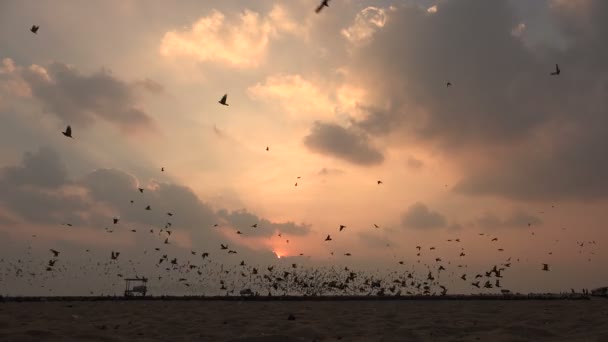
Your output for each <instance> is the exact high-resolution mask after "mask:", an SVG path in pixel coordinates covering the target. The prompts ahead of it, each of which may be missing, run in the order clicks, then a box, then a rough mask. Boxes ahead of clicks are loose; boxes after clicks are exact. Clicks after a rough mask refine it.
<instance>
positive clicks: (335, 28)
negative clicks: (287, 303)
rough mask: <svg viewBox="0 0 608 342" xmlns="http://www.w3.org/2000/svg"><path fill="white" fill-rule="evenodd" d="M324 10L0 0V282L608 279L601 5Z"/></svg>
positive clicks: (606, 7)
mask: <svg viewBox="0 0 608 342" xmlns="http://www.w3.org/2000/svg"><path fill="white" fill-rule="evenodd" d="M317 5H318V1H316V0H294V1H280V0H272V1H271V0H259V1H245V0H241V1H239V0H226V1H221V2H216V1H200V0H197V1H191V0H184V1H179V2H168V1H160V0H146V1H143V0H106V1H89V2H86V3H84V2H81V1H76V0H60V1H55V0H54V1H50V0H36V1H34V0H22V1H9V0H0V46H2V50H1V52H0V54H1V55H0V120H1V123H2V124H1V125H0V237H1V239H0V247H1V249H0V258H1V259H2V263H0V265H1V266H0V267H2V268H3V270H2V272H1V275H2V279H0V293H5V294H13V295H15V294H47V293H49V291H55V292H52V293H55V294H56V293H79V291H84V292H86V293H89V292H91V293H93V292H95V293H97V292H99V291H101V292H104V291H105V292H104V293H112V291H114V292H116V291H118V292H120V291H121V289H122V282H121V280H120V279H117V278H116V277H115V274H114V273H115V269H114V268H113V269H112V270H111V271H107V268H105V269H104V271H103V272H101V271H100V270H101V268H100V267H102V266H100V262H102V260H103V262H107V260H106V259H109V255H110V252H111V251H120V252H121V253H122V255H121V257H120V259H119V260H118V261H114V263H113V264H112V267H115V268H116V267H118V268H120V269H121V270H122V271H121V272H122V273H125V275H134V274H139V275H145V274H151V273H152V272H157V269H158V267H156V269H155V265H154V264H155V263H156V262H157V261H158V260H157V259H158V258H157V254H159V255H160V254H163V253H165V254H166V253H168V254H170V255H174V256H180V258H182V259H180V260H183V258H187V257H189V256H190V255H193V254H191V251H198V253H199V254H200V253H202V252H203V251H206V252H208V253H210V259H211V260H213V261H212V262H213V263H216V264H217V266H218V267H222V266H221V265H232V266H234V265H238V263H239V262H240V261H241V260H243V259H245V258H246V259H247V260H248V261H247V262H248V263H249V264H256V265H257V264H259V265H269V264H272V263H275V264H276V263H279V264H280V263H286V265H289V264H291V263H292V262H295V263H299V264H300V263H301V264H306V265H308V266H310V267H317V266H319V267H320V266H321V265H324V266H327V267H330V266H331V265H333V266H335V267H340V268H342V267H349V268H351V269H382V270H389V271H399V269H400V267H404V266H402V265H401V264H399V263H398V261H403V262H404V264H405V265H410V266H408V267H411V268H410V269H414V268H416V267H418V268H420V269H424V266H425V265H433V266H432V267H436V266H437V263H436V258H441V259H443V261H442V262H443V263H444V264H445V267H446V268H448V272H452V273H453V277H452V278H455V280H454V279H450V280H449V281H450V282H451V283H450V284H451V286H452V288H453V289H454V291H457V292H463V293H468V292H469V291H471V288H470V284H469V283H468V282H459V276H460V274H461V273H463V272H461V270H458V269H455V268H456V265H460V266H461V267H460V268H463V267H465V265H466V267H467V268H468V271H467V272H468V273H470V275H469V276H470V277H472V275H474V273H475V272H481V270H486V271H487V270H488V269H489V268H491V267H492V266H493V265H496V264H500V263H506V262H507V260H510V261H512V264H513V266H512V267H510V268H509V270H508V276H505V279H504V280H503V284H505V285H504V286H505V287H508V288H510V289H514V290H518V291H545V290H546V291H560V290H569V289H570V288H582V287H586V288H593V287H598V286H604V285H608V274H606V273H605V272H603V273H602V272H601V270H603V269H605V267H604V266H603V265H605V264H606V262H608V253H607V252H606V249H604V248H603V244H604V243H606V241H607V238H608V232H607V231H606V228H605V222H606V221H607V218H608V211H607V210H606V209H607V208H608V206H607V204H608V203H607V201H606V199H607V197H608V178H606V176H605V175H606V174H608V157H606V154H605V151H604V150H605V148H606V147H608V135H607V134H605V127H606V124H607V123H608V119H607V118H608V116H607V114H608V113H606V110H607V108H608V97H607V96H606V94H607V92H608V66H607V65H606V60H608V46H607V45H606V44H605V37H606V36H607V35H608V17H607V16H608V3H607V2H605V1H603V0H539V1H527V0H504V1H492V2H490V1H481V0H437V1H422V0H420V1H414V0H411V1H405V0H403V1H397V0H393V1H388V0H387V1H385V0H381V1H380V0H379V1H363V0H333V1H330V3H329V7H326V8H324V9H323V10H322V11H321V12H320V13H318V14H317V13H315V11H314V9H315V7H316V6H317ZM31 25H39V26H40V29H39V31H38V32H37V33H36V34H34V33H32V32H30V30H29V28H30V27H31ZM555 64H559V66H560V69H561V73H560V75H557V76H552V75H550V73H551V72H553V71H554V70H555ZM447 82H450V83H451V86H449V87H448V86H446V84H447ZM225 93H227V94H228V98H227V102H228V104H229V106H222V105H221V104H219V103H218V101H219V100H220V98H221V97H222V96H223V95H224V94H225ZM67 125H70V126H71V128H72V130H73V139H69V138H66V137H65V136H63V135H62V134H61V132H62V131H63V130H65V128H66V126H67ZM161 168H164V171H161ZM378 181H381V183H379V182H378ZM138 188H142V189H144V191H143V192H139V191H138ZM131 201H133V202H131ZM148 205H149V206H150V207H151V210H145V207H146V206H148ZM168 212H171V213H172V214H173V216H168V215H167V213H168ZM115 217H119V218H120V221H119V223H118V224H116V225H115V224H113V221H112V219H113V218H115ZM167 222H170V223H171V227H170V228H167V227H166V226H165V225H166V224H167ZM67 223H69V224H70V225H71V226H67V225H66V224H67ZM253 224H257V228H254V227H251V226H252V225H253ZM215 225H217V226H215ZM340 225H345V226H346V228H345V229H344V230H343V231H339V227H340ZM132 229H133V230H136V231H135V232H133V231H132ZM150 229H152V230H153V232H149V231H150ZM161 229H170V230H171V232H172V233H171V236H168V235H166V232H163V233H161V232H160V230H161ZM110 230H111V231H112V232H111V233H110V232H109V231H110ZM237 231H240V232H241V233H242V234H237ZM328 234H329V235H331V237H332V240H331V241H325V238H326V236H327V235H328ZM481 234H483V235H481ZM279 235H280V236H279ZM165 238H170V239H171V242H170V244H168V245H167V244H164V243H163V241H164V240H165ZM457 238H458V239H459V240H460V242H455V241H454V240H455V239H457ZM494 238H497V239H498V240H496V241H492V240H493V239H494ZM448 240H452V241H448ZM288 241H289V242H288ZM220 244H228V245H229V246H230V247H231V249H232V248H234V249H235V250H238V252H239V254H238V256H237V255H229V254H226V253H225V252H226V251H225V250H220V248H219V247H220ZM416 246H422V249H423V250H424V251H425V252H423V253H422V255H421V256H418V255H417V253H418V252H417V250H416V248H415V247H416ZM431 246H433V247H436V249H435V250H432V251H431V250H429V248H430V247H431ZM161 247H162V249H163V250H162V251H156V250H154V248H161ZM51 248H52V249H55V250H60V251H61V256H60V257H59V260H60V261H59V262H58V265H60V266H59V267H64V268H61V270H62V271H61V275H60V276H49V273H48V272H45V271H44V269H45V267H46V263H47V261H48V259H50V258H51V257H52V255H51V254H50V252H49V249H51ZM499 249H502V251H499ZM462 251H464V252H465V253H466V258H463V257H461V256H460V253H461V252H462ZM332 252H333V254H332ZM345 253H350V254H351V255H350V256H346V255H345ZM300 254H302V255H300ZM85 255H86V256H85ZM152 255H154V256H152ZM279 256H280V257H281V258H278V257H279ZM509 258H511V259H509ZM151 259H154V261H151ZM516 259H517V260H518V261H517V262H516V261H515V260H516ZM196 260H200V259H196ZM193 262H194V261H193ZM448 262H449V264H447V263H448ZM25 263H27V265H28V266H27V267H26V266H24V264H25ZM544 263H546V264H549V265H550V267H551V270H550V271H549V272H543V271H542V270H541V269H542V267H543V264H544ZM62 264H63V265H64V266H61V265H62ZM16 265H17V266H16ZM103 265H105V264H103ZM232 266H231V267H232ZM104 267H109V266H107V265H106V266H104ZM226 267H228V266H226ZM421 267H422V268H421ZM450 267H451V268H450ZM17 268H21V269H23V272H24V273H25V272H26V268H27V269H28V270H29V271H28V272H29V273H37V274H42V275H43V276H42V275H41V276H38V279H45V280H44V281H32V278H31V277H24V276H23V275H16V273H15V269H17ZM83 270H86V272H85V271H83ZM389 271H387V272H389ZM57 272H58V273H59V271H57ZM87 272H88V273H87ZM104 272H105V273H104ZM108 272H109V273H108ZM418 272H422V271H420V270H418ZM127 273H128V274H127ZM85 275H86V276H85ZM41 277H46V278H41ZM209 279H211V276H209ZM163 282H164V283H163V286H164V287H163V289H165V290H166V291H177V290H175V289H177V288H179V286H177V285H174V284H171V281H170V280H168V279H166V280H165V281H163ZM159 283H161V281H160V279H159V281H158V282H157V284H156V285H158V284H159ZM214 286H215V285H214ZM89 289H91V291H89ZM62 291H63V292H62ZM159 291H160V290H159Z"/></svg>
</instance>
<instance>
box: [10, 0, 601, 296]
mask: <svg viewBox="0 0 608 342" xmlns="http://www.w3.org/2000/svg"><path fill="white" fill-rule="evenodd" d="M325 7H329V0H323V1H322V2H321V4H320V5H319V6H318V7H317V8H316V9H315V12H316V13H319V12H321V11H322V10H323V8H325ZM39 29H40V27H39V26H36V25H33V26H32V27H31V29H30V30H31V32H32V33H34V34H37V33H38V31H39ZM560 73H561V70H560V68H559V65H557V64H556V65H555V71H554V72H551V74H550V75H552V76H557V75H559V74H560ZM446 86H447V87H450V86H452V83H451V82H447V84H446ZM227 100H228V94H224V95H223V96H222V98H221V99H220V100H219V101H218V102H219V103H220V104H221V105H223V106H229V104H228V102H227ZM61 133H62V134H63V135H64V136H65V137H67V138H72V139H73V138H74V137H73V135H72V127H71V126H70V125H68V126H67V127H66V129H65V131H63V132H61ZM269 150H270V149H269V147H268V146H267V147H266V151H269ZM164 171H165V169H164V167H162V168H161V172H164ZM297 178H298V179H300V177H297ZM377 184H378V185H381V184H383V182H382V181H381V180H378V181H377ZM295 186H296V187H297V186H298V183H297V181H296V183H295ZM133 190H134V192H139V193H140V194H144V191H145V189H144V188H141V187H140V188H136V189H133ZM130 203H131V204H133V203H135V201H134V200H130ZM144 209H145V210H147V211H150V210H152V208H151V206H150V205H147V206H146V207H145V208H144ZM166 215H167V217H168V218H171V217H173V216H174V214H173V213H172V212H167V213H166ZM111 222H112V223H113V225H115V226H119V223H120V218H119V217H114V218H112V221H111ZM64 225H65V226H68V227H72V226H73V225H72V224H71V223H65V224H64ZM172 226H173V224H172V222H171V221H170V220H169V219H168V220H167V222H165V223H164V225H163V226H162V227H163V228H160V229H157V230H155V229H154V228H151V229H149V233H150V234H155V233H156V234H157V235H159V236H161V239H160V241H163V243H162V244H161V245H160V246H158V247H155V248H154V251H150V254H148V250H144V251H143V255H145V256H146V257H150V255H151V259H146V260H148V261H149V260H152V261H153V262H152V263H150V262H143V261H142V260H139V259H136V258H129V259H127V260H125V261H124V262H123V264H120V263H119V262H118V261H119V257H120V256H121V253H120V252H117V251H111V253H110V257H109V260H108V259H106V260H96V261H95V260H94V259H93V257H92V256H91V254H92V253H91V251H90V250H89V249H86V250H85V252H86V253H90V254H89V257H88V259H86V260H84V259H82V258H81V260H78V261H79V262H80V263H74V264H73V265H71V263H70V261H69V260H61V259H60V258H59V256H60V251H58V250H56V249H50V252H51V253H52V258H51V259H49V260H48V261H47V262H45V263H43V264H39V263H37V261H36V259H34V258H32V254H31V252H32V250H31V245H30V246H29V247H28V251H27V253H26V254H25V255H24V257H23V258H19V259H18V260H16V261H11V260H8V259H7V260H5V259H4V258H2V259H0V265H3V266H5V267H4V274H3V276H6V277H9V276H10V275H13V276H14V277H15V279H26V280H27V282H28V284H30V285H31V286H39V287H42V288H45V283H46V281H49V280H53V279H57V278H59V277H60V276H61V274H64V273H67V272H68V271H74V269H76V270H77V272H73V274H71V277H72V278H74V277H76V278H77V277H78V276H80V277H83V279H86V278H87V277H89V276H90V274H91V275H97V276H102V275H103V276H107V277H108V279H110V281H111V284H110V287H109V288H106V291H105V293H106V294H107V293H111V292H112V291H113V289H114V290H115V288H116V285H117V283H116V281H117V280H120V279H121V278H123V277H124V274H126V273H127V272H130V273H134V274H138V273H139V272H140V271H141V270H142V268H147V270H146V272H147V273H148V274H150V273H154V271H156V275H155V276H154V277H156V279H158V281H159V283H161V281H162V280H163V279H164V280H165V284H171V285H174V284H181V285H180V286H183V287H185V288H192V289H193V290H194V291H199V292H208V291H212V289H214V288H215V289H216V290H218V289H219V290H220V291H224V292H223V293H224V294H225V295H230V294H237V293H238V294H240V295H253V294H263V295H269V296H272V295H287V294H292V295H293V294H296V295H298V294H299V295H328V294H329V295H340V294H341V295H355V294H364V295H378V296H383V295H401V294H403V295H406V294H407V295H415V294H426V295H434V294H443V295H445V294H446V293H447V292H448V288H447V286H446V285H449V284H448V282H451V283H452V284H453V283H454V279H460V281H463V282H467V283H468V284H469V285H470V286H471V287H472V288H476V289H497V288H498V289H502V284H501V279H502V278H503V276H504V273H505V272H507V270H508V269H509V268H510V267H511V265H512V263H519V262H520V259H519V258H511V257H507V258H504V260H503V262H501V263H499V264H495V265H492V266H491V267H489V268H488V269H487V270H485V271H482V272H478V273H475V272H473V273H471V272H470V271H469V272H467V268H468V266H467V264H466V263H464V262H463V260H464V257H465V256H466V253H465V249H464V248H460V250H459V252H458V257H457V258H458V262H457V263H455V265H452V262H451V261H448V262H447V263H444V262H443V260H442V257H441V256H440V255H438V251H437V248H436V247H435V246H430V247H428V251H429V253H430V254H431V255H430V259H429V260H424V259H422V258H423V257H426V255H424V256H423V255H422V254H423V252H422V251H423V247H422V246H416V251H415V253H416V254H415V255H416V258H417V259H416V264H417V265H419V266H422V267H423V271H419V270H416V269H414V268H411V269H400V270H394V269H393V270H382V271H381V270H378V269H376V271H375V272H371V271H355V270H353V269H351V268H349V267H348V266H344V265H343V266H336V265H333V266H315V267H307V266H305V265H301V264H300V265H298V264H297V263H292V264H291V265H270V266H265V267H263V266H260V265H248V264H247V263H246V261H245V260H242V261H241V262H240V263H238V264H235V265H232V266H230V265H225V264H223V263H219V262H216V261H214V260H213V259H212V258H211V256H212V254H214V253H215V252H212V251H194V250H192V251H190V253H189V255H187V257H184V256H183V255H179V256H176V255H177V254H179V253H180V251H181V253H183V250H182V249H180V248H177V249H175V250H174V251H175V252H176V254H175V255H172V256H170V254H171V251H168V250H169V248H170V247H171V246H167V245H170V238H171V233H172V229H173V228H172ZM528 226H531V224H528ZM213 227H216V228H217V227H220V224H218V223H216V224H214V225H213ZM250 227H251V228H253V229H260V228H261V227H258V223H255V222H254V223H252V224H251V226H250ZM374 228H376V229H380V227H379V226H378V225H377V224H374ZM345 229H346V225H339V227H337V230H338V233H340V232H343V231H344V230H345ZM105 231H106V232H108V233H112V232H114V229H109V228H107V227H106V228H105ZM131 232H133V233H137V230H136V229H132V230H131ZM236 234H238V235H243V232H242V231H241V230H236ZM479 235H480V236H485V237H488V236H487V235H485V233H479ZM532 235H534V232H532ZM278 236H279V237H282V234H281V232H279V233H278ZM33 237H36V236H35V235H33ZM333 240H334V238H333V237H332V235H331V234H327V236H326V237H325V239H324V241H325V242H326V243H331V241H333ZM156 241H159V240H158V239H156ZM557 241H558V240H557ZM447 242H448V243H460V242H461V241H460V238H455V239H448V240H447ZM489 242H490V243H492V242H498V238H497V237H492V238H491V239H490V240H489ZM286 243H289V240H286ZM577 244H578V246H579V247H581V249H580V250H579V253H582V251H583V250H582V248H583V247H584V246H587V247H589V246H595V245H596V243H595V241H578V242H577ZM163 245H164V246H165V247H163ZM387 247H389V248H390V245H389V244H387ZM163 248H165V250H163ZM425 250H426V248H425ZM497 250H498V252H504V248H497ZM224 251H225V252H224ZM218 252H220V253H222V252H224V253H227V254H228V255H236V254H238V252H237V250H236V249H232V248H229V246H228V244H224V243H222V244H220V246H219V251H218ZM590 253H591V254H594V251H590ZM548 254H552V252H549V253H548ZM343 255H344V257H350V256H352V254H351V253H350V252H344V253H343ZM28 256H29V258H27V257H28ZM299 256H304V254H303V253H300V254H299ZM331 256H332V257H333V256H334V252H333V251H332V252H331ZM295 257H296V258H297V256H295ZM393 257H396V256H395V255H393ZM444 257H445V255H444ZM178 258H179V260H178ZM59 260H61V262H60V263H58V261H59ZM588 261H591V258H590V256H589V259H588ZM398 264H399V265H405V264H406V263H405V261H403V260H398ZM416 264H414V266H415V265H416ZM125 265H126V267H125ZM68 266H69V267H68ZM541 266H542V268H541V270H542V271H549V270H550V267H549V264H547V263H543V264H542V265H541ZM448 267H450V268H451V269H450V270H449V271H448ZM41 268H42V269H43V270H44V271H42V270H41ZM35 269H38V270H40V271H39V272H35V271H33V270H35ZM445 273H448V274H447V275H444V274H445ZM66 276H67V275H66ZM2 278H4V277H2ZM5 279H6V278H5ZM142 279H147V278H143V277H142ZM0 284H1V282H0ZM48 290H49V291H51V292H52V291H53V289H52V288H48ZM160 290H161V291H162V290H163V289H160ZM165 290H167V289H165ZM102 292H103V291H102ZM90 294H94V292H93V291H91V292H90Z"/></svg>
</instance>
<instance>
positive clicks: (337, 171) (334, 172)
mask: <svg viewBox="0 0 608 342" xmlns="http://www.w3.org/2000/svg"><path fill="white" fill-rule="evenodd" d="M343 173H344V171H343V170H340V169H332V168H326V167H324V168H322V169H321V170H320V171H319V175H321V176H329V175H341V174H343Z"/></svg>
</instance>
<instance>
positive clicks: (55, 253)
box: [51, 249, 59, 257]
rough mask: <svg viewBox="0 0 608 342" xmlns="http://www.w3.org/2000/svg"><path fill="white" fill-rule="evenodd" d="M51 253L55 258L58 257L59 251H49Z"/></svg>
mask: <svg viewBox="0 0 608 342" xmlns="http://www.w3.org/2000/svg"><path fill="white" fill-rule="evenodd" d="M51 253H53V256H55V257H57V256H59V251H56V250H54V249H51Z"/></svg>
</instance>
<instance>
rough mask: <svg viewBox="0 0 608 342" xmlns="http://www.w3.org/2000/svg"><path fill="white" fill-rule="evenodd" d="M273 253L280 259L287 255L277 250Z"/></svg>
mask: <svg viewBox="0 0 608 342" xmlns="http://www.w3.org/2000/svg"><path fill="white" fill-rule="evenodd" d="M272 252H273V253H274V254H275V255H276V256H277V258H278V259H281V257H282V256H284V255H285V253H283V252H281V251H277V250H274V251H272Z"/></svg>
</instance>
